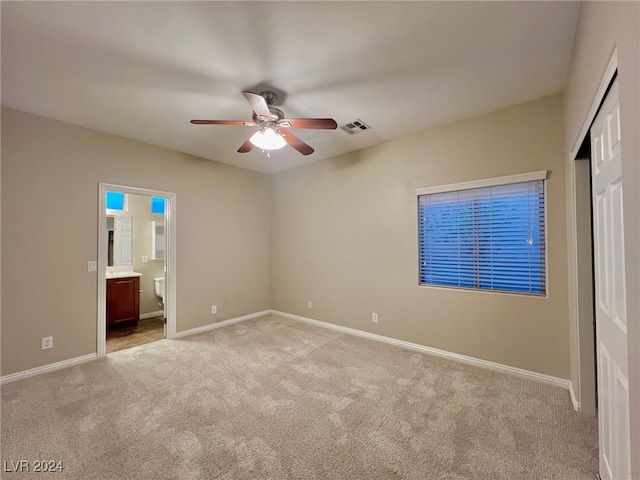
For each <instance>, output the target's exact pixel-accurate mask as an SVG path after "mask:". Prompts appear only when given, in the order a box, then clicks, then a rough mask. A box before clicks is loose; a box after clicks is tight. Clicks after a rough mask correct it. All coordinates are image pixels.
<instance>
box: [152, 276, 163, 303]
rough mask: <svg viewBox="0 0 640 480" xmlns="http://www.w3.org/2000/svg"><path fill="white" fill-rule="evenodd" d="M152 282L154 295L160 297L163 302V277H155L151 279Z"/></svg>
mask: <svg viewBox="0 0 640 480" xmlns="http://www.w3.org/2000/svg"><path fill="white" fill-rule="evenodd" d="M153 283H154V286H155V291H156V296H158V297H160V298H161V299H162V303H163V304H164V277H155V278H154V279H153Z"/></svg>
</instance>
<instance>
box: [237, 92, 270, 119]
mask: <svg viewBox="0 0 640 480" xmlns="http://www.w3.org/2000/svg"><path fill="white" fill-rule="evenodd" d="M242 94H243V95H244V98H246V99H247V102H249V105H251V108H252V109H253V111H254V112H256V115H258V117H260V118H262V119H264V120H266V121H268V122H271V121H273V117H272V116H271V112H270V111H269V105H267V101H266V100H265V99H264V97H261V96H260V95H258V94H257V93H253V92H242Z"/></svg>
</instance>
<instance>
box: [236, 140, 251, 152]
mask: <svg viewBox="0 0 640 480" xmlns="http://www.w3.org/2000/svg"><path fill="white" fill-rule="evenodd" d="M252 148H253V143H251V137H249V138H248V139H247V141H246V142H244V143H243V144H242V146H241V147H240V148H239V149H238V153H247V152H250V151H251V149H252Z"/></svg>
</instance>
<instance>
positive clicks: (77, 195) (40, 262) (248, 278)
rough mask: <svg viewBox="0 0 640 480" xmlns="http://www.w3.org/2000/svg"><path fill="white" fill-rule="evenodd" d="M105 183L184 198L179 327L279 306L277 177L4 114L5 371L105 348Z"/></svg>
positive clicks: (180, 212)
mask: <svg viewBox="0 0 640 480" xmlns="http://www.w3.org/2000/svg"><path fill="white" fill-rule="evenodd" d="M98 182H106V183H113V184H119V185H128V186H135V187H142V188H149V189H154V190H161V191H167V192H174V193H176V194H177V232H178V234H177V241H176V246H177V258H176V262H177V268H176V275H177V277H176V280H177V292H176V294H177V299H176V308H177V318H176V321H177V325H176V327H177V331H183V330H187V329H191V328H195V327H198V326H202V325H207V324H210V323H212V322H213V321H221V320H225V319H227V318H233V317H237V316H240V315H245V314H248V313H253V312H256V311H261V310H264V309H268V308H269V307H270V304H269V296H270V289H269V228H270V213H269V195H270V191H269V188H270V187H269V179H268V177H265V176H264V175H262V174H258V173H255V172H250V171H247V170H242V169H239V168H234V167H230V166H228V165H223V164H219V163H215V162H212V161H210V160H204V159H200V158H196V157H192V156H189V155H186V154H181V153H177V152H173V151H169V150H166V149H162V148H157V147H152V146H150V145H146V144H143V143H139V142H134V141H131V140H127V139H124V138H120V137H115V136H112V135H107V134H103V133H99V132H96V131H93V130H88V129H84V128H80V127H76V126H73V125H69V124H65V123H61V122H57V121H54V120H49V119H45V118H42V117H38V116H34V115H30V114H27V113H23V112H19V111H16V110H11V109H6V108H3V109H2V243H1V246H2V280H3V281H2V375H7V374H10V373H15V372H19V371H23V370H27V369H30V368H34V367H38V366H42V365H47V364H50V363H54V362H58V361H62V360H66V359H71V358H75V357H78V356H81V355H85V354H89V353H93V352H96V337H97V335H96V328H97V273H96V272H91V273H90V272H87V261H89V260H96V259H97V244H98V241H97V229H98ZM213 304H216V305H217V306H218V312H219V313H218V314H217V315H216V316H215V317H212V316H211V313H210V307H211V305H213ZM49 335H53V337H54V348H53V349H52V350H44V351H43V350H41V348H40V342H41V338H42V337H44V336H49Z"/></svg>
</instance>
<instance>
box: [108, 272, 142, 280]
mask: <svg viewBox="0 0 640 480" xmlns="http://www.w3.org/2000/svg"><path fill="white" fill-rule="evenodd" d="M141 276H142V274H141V273H138V272H107V274H106V277H107V279H109V278H127V277H141Z"/></svg>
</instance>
